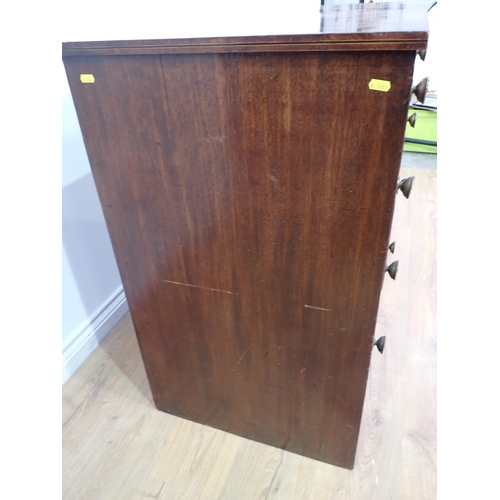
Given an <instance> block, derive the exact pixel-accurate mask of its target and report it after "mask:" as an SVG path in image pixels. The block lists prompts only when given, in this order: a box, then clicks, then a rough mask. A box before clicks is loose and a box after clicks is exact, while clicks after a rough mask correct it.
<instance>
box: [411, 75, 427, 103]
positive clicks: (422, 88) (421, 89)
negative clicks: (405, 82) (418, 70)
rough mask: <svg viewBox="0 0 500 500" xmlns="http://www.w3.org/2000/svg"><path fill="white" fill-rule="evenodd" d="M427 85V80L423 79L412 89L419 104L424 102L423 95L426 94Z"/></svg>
mask: <svg viewBox="0 0 500 500" xmlns="http://www.w3.org/2000/svg"><path fill="white" fill-rule="evenodd" d="M428 83H429V79H428V78H427V77H425V78H424V79H423V80H421V81H420V83H419V84H418V85H415V87H413V93H414V94H415V96H416V97H417V99H418V101H419V102H421V103H422V104H423V103H424V101H425V94H427V85H428Z"/></svg>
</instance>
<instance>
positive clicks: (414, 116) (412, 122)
mask: <svg viewBox="0 0 500 500" xmlns="http://www.w3.org/2000/svg"><path fill="white" fill-rule="evenodd" d="M406 121H407V122H408V123H409V124H410V126H411V127H412V128H415V123H416V121H417V113H416V112H415V113H413V114H412V115H411V116H410V117H409V118H408V120H406Z"/></svg>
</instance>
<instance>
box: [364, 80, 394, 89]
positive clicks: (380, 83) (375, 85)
mask: <svg viewBox="0 0 500 500" xmlns="http://www.w3.org/2000/svg"><path fill="white" fill-rule="evenodd" d="M368 88H369V89H370V90H379V91H380V92H389V89H390V88H391V82H390V81H389V80H377V79H376V78H372V79H371V80H370V82H369V83H368Z"/></svg>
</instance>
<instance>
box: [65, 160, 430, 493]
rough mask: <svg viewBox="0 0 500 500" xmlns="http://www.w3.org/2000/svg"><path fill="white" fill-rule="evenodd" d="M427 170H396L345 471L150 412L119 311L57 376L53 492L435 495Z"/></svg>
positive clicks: (129, 331)
mask: <svg viewBox="0 0 500 500" xmlns="http://www.w3.org/2000/svg"><path fill="white" fill-rule="evenodd" d="M436 174H437V171H436V170H429V169H412V168H403V169H401V177H405V176H409V175H415V177H416V180H415V184H414V188H413V192H412V194H411V196H410V199H409V200H406V199H405V198H404V197H403V196H402V195H401V194H399V195H398V198H397V202H396V211H395V215H394V223H393V229H392V238H393V239H395V240H396V242H397V245H396V252H395V254H394V255H392V254H389V255H388V263H389V262H392V260H396V259H397V260H399V272H398V276H397V279H396V281H393V280H391V279H390V278H389V277H388V276H386V279H385V282H384V286H383V290H382V295H381V299H380V309H379V315H378V319H377V329H376V337H379V336H381V335H385V336H386V339H387V341H386V347H385V350H384V353H383V354H382V355H381V354H379V353H378V352H377V351H376V350H375V349H374V352H373V355H372V363H371V367H370V372H369V378H368V386H367V392H366V397H365V407H364V413H363V420H362V424H361V432H360V438H359V442H358V452H357V457H356V464H355V467H354V470H353V471H348V470H345V469H341V468H338V467H333V466H330V465H327V464H324V463H320V462H317V461H314V460H311V459H308V458H305V457H301V456H298V455H294V454H291V453H288V452H283V451H282V450H279V449H276V448H272V447H270V446H266V445H263V444H261V443H255V442H252V441H248V440H246V439H243V438H240V437H237V436H233V435H231V434H227V433H224V432H222V431H219V430H215V429H211V428H209V427H206V426H202V425H199V424H196V423H193V422H189V421H187V420H183V419H179V418H177V417H174V416H172V415H168V414H165V413H162V412H159V411H157V410H156V409H155V407H154V406H153V404H152V397H151V393H150V390H149V386H148V383H147V379H146V375H145V371H144V366H143V364H142V361H141V357H140V353H139V349H138V345H137V341H136V339H135V334H134V329H133V326H132V322H131V320H130V316H129V315H127V316H126V317H125V318H124V319H123V320H122V321H121V322H120V324H119V325H118V326H117V327H116V328H115V329H114V331H113V332H112V333H111V334H110V335H109V336H108V337H107V338H106V339H105V340H104V342H103V343H102V344H101V345H100V346H99V347H98V348H97V349H96V350H95V351H94V352H93V353H92V355H91V356H90V357H89V358H88V359H87V361H86V362H85V363H84V365H83V366H82V367H81V368H80V369H79V370H78V371H77V372H76V373H75V374H74V375H73V376H72V377H71V379H70V380H69V381H68V382H67V383H66V384H65V386H64V387H63V407H62V410H63V412H62V413H63V417H62V422H63V431H62V435H63V498H64V499H65V500H81V499H85V500H97V499H99V500H117V499H123V500H144V499H156V500H180V499H184V500H246V499H248V500H268V499H269V500H270V499H274V500H285V499H286V500H305V499H311V500H322V499H325V500H330V499H335V500H363V499H369V500H379V499H380V500H391V499H394V500H407V499H408V500H410V499H412V500H413V499H415V500H434V499H435V498H436V475H437V470H436V454H437V445H436V442H437V441H436V418H437V417H436V414H437V412H436V394H437V388H436V366H437V348H436V346H437V331H436V282H437V276H436V177H437V176H436Z"/></svg>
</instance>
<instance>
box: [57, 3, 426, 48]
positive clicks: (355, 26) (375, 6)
mask: <svg viewBox="0 0 500 500" xmlns="http://www.w3.org/2000/svg"><path fill="white" fill-rule="evenodd" d="M147 3H148V2H146V4H147ZM318 3H319V2H318ZM160 5H162V4H160ZM271 5H272V3H271ZM142 10H143V11H144V10H148V9H142ZM203 14H204V13H203V12H199V11H198V12H197V11H194V12H191V13H190V14H189V16H188V13H187V12H186V11H183V10H176V11H175V10H173V9H172V8H171V7H169V6H166V7H163V8H161V9H159V10H156V12H154V15H152V14H151V13H150V17H149V19H148V22H145V21H144V22H142V21H141V18H140V17H141V14H140V13H138V14H137V15H138V16H139V18H138V19H137V22H136V23H135V24H134V25H133V26H134V28H133V29H131V28H130V26H131V25H130V24H129V25H126V24H124V23H123V22H122V21H123V20H120V19H118V20H117V21H116V22H114V23H106V19H107V16H106V15H105V14H103V15H101V16H96V17H94V18H93V23H92V27H91V28H89V27H88V25H87V26H86V27H83V28H82V25H84V24H85V22H84V21H82V22H81V23H79V24H74V25H73V26H70V27H69V31H68V33H69V34H68V35H67V36H66V37H65V38H66V40H67V41H66V42H64V43H63V56H64V57H68V56H85V55H131V54H137V55H139V54H161V53H170V54H172V53H173V54H175V53H178V54H182V53H201V52H206V53H210V52H258V51H266V52H269V51H271V52H278V51H283V50H285V51H295V50H296V51H329V50H417V49H420V48H424V47H425V46H426V43H427V38H428V24H427V12H426V9H425V6H424V5H423V4H421V3H419V2H413V3H406V2H378V3H364V4H359V3H340V4H336V5H330V6H326V7H321V8H320V6H319V5H317V4H315V3H311V2H309V3H308V4H305V3H303V4H301V7H300V8H297V9H295V10H293V11H290V10H288V9H283V8H281V10H276V9H275V10H272V9H271V12H270V13H267V12H262V11H260V10H258V9H253V10H252V9H249V10H248V12H247V14H248V15H245V12H243V13H242V11H241V10H239V11H237V12H235V13H233V14H231V13H225V14H224V15H220V16H214V15H213V14H212V15H211V16H208V12H206V14H207V16H206V17H205V21H202V19H203V17H204V15H203ZM87 15H88V14H87ZM125 26H128V29H125Z"/></svg>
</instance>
